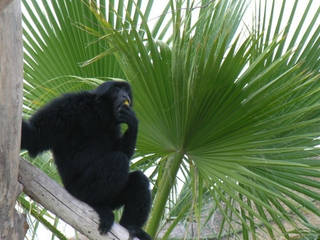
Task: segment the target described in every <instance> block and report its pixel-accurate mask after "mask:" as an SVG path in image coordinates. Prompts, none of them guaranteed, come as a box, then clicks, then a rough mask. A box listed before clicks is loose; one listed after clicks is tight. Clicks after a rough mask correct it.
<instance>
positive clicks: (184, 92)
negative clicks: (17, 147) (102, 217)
mask: <svg viewBox="0 0 320 240" xmlns="http://www.w3.org/2000/svg"><path fill="white" fill-rule="evenodd" d="M39 2H40V3H41V4H43V5H44V6H45V8H44V9H45V12H43V11H42V12H38V11H36V14H34V11H31V10H30V11H28V14H29V15H30V16H31V19H32V21H33V22H34V23H35V25H36V26H37V29H38V30H37V31H32V30H29V31H31V33H30V32H29V31H28V30H27V29H29V26H30V22H32V21H31V20H28V19H27V18H24V22H25V25H26V29H25V31H24V34H25V49H26V58H25V62H26V64H25V82H26V84H25V110H26V111H25V112H26V113H28V112H29V110H33V109H35V108H37V107H38V105H41V104H42V103H44V102H46V101H48V100H49V99H50V98H51V97H54V96H55V95H57V94H58V93H61V92H65V91H70V90H72V91H74V90H78V89H87V88H90V87H92V86H94V85H96V84H97V83H99V82H101V81H102V80H105V79H107V78H125V79H127V80H128V81H129V82H130V83H131V84H132V86H133V91H134V100H135V101H134V108H135V110H136V112H137V116H138V118H139V122H140V127H139V137H138V145H137V151H136V157H137V158H136V160H135V162H134V163H133V165H132V168H133V169H135V168H139V169H143V170H146V171H147V172H148V173H150V174H149V175H150V179H151V181H152V183H153V196H154V205H153V209H152V213H151V216H150V219H149V221H148V224H147V226H146V229H147V231H148V232H149V233H150V234H151V235H153V236H159V235H157V234H159V232H160V230H161V229H166V230H163V231H162V239H167V238H168V237H169V236H170V233H171V231H172V230H173V228H174V227H175V226H176V225H177V224H182V222H185V223H186V226H187V225H188V224H189V223H190V222H194V221H195V222H197V223H198V225H197V231H196V232H197V234H196V235H197V236H198V237H200V234H201V224H203V223H205V222H203V220H202V219H203V217H204V216H207V220H208V218H210V216H212V215H213V214H214V213H220V214H221V215H222V221H221V225H220V230H219V231H218V232H217V233H215V235H214V236H213V237H216V238H218V239H221V237H222V236H224V235H226V234H229V233H230V234H232V233H238V232H239V230H241V232H242V237H243V239H258V236H259V235H258V230H260V231H265V232H266V233H267V234H268V235H269V236H270V237H271V238H272V239H277V236H278V235H279V234H280V235H282V236H283V237H285V238H286V239H290V237H291V235H292V234H298V235H301V236H304V235H305V234H306V232H307V233H308V232H309V233H310V232H314V233H315V232H317V231H319V229H318V226H316V225H315V224H314V223H312V222H309V221H308V219H307V218H306V217H305V214H304V212H305V211H307V212H310V213H311V214H314V215H315V216H317V217H318V218H319V217H320V210H319V209H318V208H317V206H316V202H317V201H319V200H320V194H319V189H320V182H319V180H318V179H319V177H320V172H319V166H320V161H319V151H320V148H319V147H317V145H318V144H319V136H320V132H319V127H320V114H319V113H320V104H319V100H320V94H319V90H320V84H319V83H320V81H319V80H320V75H319V72H320V65H319V64H318V61H319V58H320V48H319V46H320V44H319V43H320V25H317V24H316V23H317V21H319V13H320V6H319V4H318V5H317V4H314V5H316V11H315V14H314V15H312V16H311V15H310V9H312V7H314V5H312V1H309V3H308V4H307V5H306V6H305V8H304V14H303V15H302V17H301V19H300V21H299V25H298V26H297V27H296V28H295V29H292V28H293V27H294V25H293V19H294V18H295V17H296V9H297V7H298V0H295V1H294V5H293V8H289V7H288V3H286V1H285V0H283V1H280V2H281V4H282V5H281V9H280V12H279V13H276V11H275V8H276V4H277V5H278V4H279V3H280V2H279V1H275V0H273V1H266V3H265V4H266V5H262V3H261V2H260V1H257V5H256V14H255V18H254V19H253V22H252V27H250V26H249V28H248V31H249V33H248V34H247V35H245V34H244V32H243V31H240V30H241V29H240V28H239V26H240V23H241V21H242V19H243V16H244V14H245V10H246V6H247V3H248V2H247V1H238V0H220V1H209V0H203V1H201V5H200V6H197V5H196V1H190V0H187V1H182V0H176V1H174V0H169V1H168V5H167V7H166V8H165V9H164V10H163V14H162V15H160V17H159V18H158V21H157V22H156V23H155V24H154V25H153V27H152V28H151V27H150V25H149V22H148V16H149V14H150V11H151V7H152V5H153V1H152V0H149V1H147V5H146V7H142V5H141V4H142V1H140V0H138V1H137V2H135V1H132V0H128V1H120V4H115V3H114V1H109V4H108V6H109V7H108V8H105V7H104V6H103V4H101V5H96V4H95V1H63V0H55V1H52V5H50V6H47V7H46V1H38V2H35V1H33V2H32V4H33V6H39V5H40V4H39ZM28 4H29V3H28V2H26V1H24V5H25V6H26V5H28ZM113 4H114V5H113ZM112 5H113V7H112ZM27 9H28V8H27ZM36 9H37V8H36ZM39 11H40V10H39ZM285 11H286V12H288V11H289V13H290V14H289V18H288V19H286V18H285V17H284V12H285ZM165 16H166V17H165ZM168 16H169V17H168ZM268 16H272V17H268ZM307 16H309V17H310V16H311V20H307ZM28 23H29V25H28ZM304 25H307V26H308V27H307V28H306V29H305V30H304V28H302V26H304ZM283 26H285V27H283ZM291 32H292V33H293V34H290V33H291ZM80 65H81V66H82V67H81V66H80ZM181 186H182V190H181ZM208 205H209V206H210V209H209V210H208ZM204 209H205V210H204ZM293 216H294V217H293ZM285 221H286V223H287V225H290V227H291V228H290V229H289V228H288V227H287V225H285V224H284V222H285ZM164 226H166V228H163V227H164ZM274 226H276V228H275V227H274ZM291 229H294V230H295V231H291ZM186 237H187V238H188V237H190V238H191V237H192V236H191V235H188V234H186ZM158 238H159V237H158Z"/></svg>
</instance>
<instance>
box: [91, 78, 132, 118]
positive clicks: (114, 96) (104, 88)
mask: <svg viewBox="0 0 320 240" xmlns="http://www.w3.org/2000/svg"><path fill="white" fill-rule="evenodd" d="M93 93H94V94H95V95H96V96H97V99H99V100H101V99H107V100H109V101H111V102H112V105H113V111H114V113H117V112H118V111H119V110H120V108H121V107H122V106H123V105H125V106H128V107H132V94H131V88H130V85H129V84H128V83H127V82H122V81H108V82H105V83H103V84H101V85H100V86H99V87H97V88H96V89H94V90H93Z"/></svg>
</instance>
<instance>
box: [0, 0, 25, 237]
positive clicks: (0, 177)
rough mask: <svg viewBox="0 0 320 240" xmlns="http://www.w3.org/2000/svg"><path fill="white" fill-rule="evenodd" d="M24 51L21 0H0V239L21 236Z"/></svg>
mask: <svg viewBox="0 0 320 240" xmlns="http://www.w3.org/2000/svg"><path fill="white" fill-rule="evenodd" d="M22 74H23V51H22V30H21V6H20V0H0V240H9V239H10V240H22V239H23V238H24V232H25V231H24V229H23V223H24V221H23V218H21V217H20V215H19V214H18V213H17V212H16V210H15V204H16V199H17V196H18V194H19V193H20V192H21V187H20V185H19V183H18V171H19V149H20V128H21V105H22Z"/></svg>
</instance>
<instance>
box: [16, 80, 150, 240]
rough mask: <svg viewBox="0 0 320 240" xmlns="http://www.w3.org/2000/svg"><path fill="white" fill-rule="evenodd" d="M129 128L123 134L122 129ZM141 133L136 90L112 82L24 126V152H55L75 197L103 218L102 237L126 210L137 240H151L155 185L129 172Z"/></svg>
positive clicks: (47, 109) (60, 102)
mask: <svg viewBox="0 0 320 240" xmlns="http://www.w3.org/2000/svg"><path fill="white" fill-rule="evenodd" d="M121 123H125V124H127V125H128V128H127V130H126V131H125V132H124V133H123V134H121V130H120V124H121ZM137 130H138V120H137V118H136V116H135V113H134V111H133V110H132V94H131V89H130V85H129V84H128V83H127V82H123V81H108V82H105V83H103V84H101V85H100V86H99V87H97V88H96V89H94V90H91V91H83V92H79V93H69V94H65V95H63V96H61V97H59V98H56V99H54V100H53V101H51V102H50V103H49V104H47V105H46V106H44V107H43V108H41V109H40V110H39V111H37V112H36V113H35V114H34V115H33V116H32V117H31V118H30V119H29V120H28V121H26V120H23V122H22V137H21V149H27V150H28V151H29V154H30V156H33V157H34V156H36V155H37V154H38V153H40V152H42V151H44V150H51V151H52V153H53V156H54V160H55V163H56V165H57V168H58V171H59V174H60V176H61V178H62V182H63V184H64V186H65V188H66V189H67V191H68V192H69V193H71V194H72V195H73V196H74V197H76V198H78V199H80V200H81V201H83V202H86V203H87V204H89V205H90V206H91V207H92V208H93V209H94V210H95V211H96V212H97V213H98V215H99V218H100V225H99V231H100V233H101V234H106V233H107V232H108V231H109V230H110V228H111V226H112V224H113V222H114V215H113V212H112V210H114V209H117V208H120V207H122V206H124V210H123V214H122V217H121V220H120V224H121V225H122V226H124V227H125V228H127V229H128V231H129V233H130V235H131V236H132V237H135V236H136V237H138V238H140V239H141V240H149V239H151V238H150V236H149V235H148V234H147V233H146V232H144V231H143V230H142V229H141V227H142V226H143V224H144V223H145V222H146V220H147V218H148V214H149V211H150V207H151V194H150V190H149V181H148V179H147V177H146V176H145V175H144V174H143V173H142V172H140V171H135V172H129V162H130V158H131V157H132V155H133V153H134V150H135V145H136V139H137Z"/></svg>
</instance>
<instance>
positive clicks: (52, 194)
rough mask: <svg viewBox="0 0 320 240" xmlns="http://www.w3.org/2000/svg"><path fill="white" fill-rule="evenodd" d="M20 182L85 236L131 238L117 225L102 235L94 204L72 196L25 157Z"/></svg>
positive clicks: (41, 202) (32, 194)
mask: <svg viewBox="0 0 320 240" xmlns="http://www.w3.org/2000/svg"><path fill="white" fill-rule="evenodd" d="M19 181H20V183H21V184H22V185H23V186H24V192H25V193H26V194H27V195H28V196H29V197H31V198H32V199H33V200H35V201H36V202H38V203H40V204H41V205H42V206H43V207H45V208H46V209H48V210H49V211H51V212H53V213H54V214H56V215H57V216H58V217H59V218H61V219H62V220H64V221H65V222H67V223H68V224H70V225H71V226H72V227H74V228H75V229H77V230H78V231H79V232H81V233H82V234H83V235H85V236H87V237H88V238H89V239H92V240H107V239H121V240H127V239H129V234H128V232H127V230H126V229H125V228H123V227H122V226H120V225H119V224H114V225H113V227H112V229H111V233H109V234H108V235H106V236H101V235H100V234H99V232H98V230H97V229H98V222H99V220H98V216H97V214H96V213H95V212H94V211H93V209H92V208H91V207H89V206H88V205H87V204H85V203H83V202H80V201H79V200H77V199H75V198H74V197H72V196H71V195H70V194H69V193H68V192H67V191H66V190H65V189H64V188H63V187H61V186H60V185H59V184H57V183H56V182H55V181H53V180H52V179H50V178H49V177H48V176H47V175H46V174H45V173H43V172H42V171H41V170H40V169H38V168H36V167H34V166H33V165H32V164H30V163H29V162H27V161H25V160H23V159H21V161H20V171H19Z"/></svg>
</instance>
